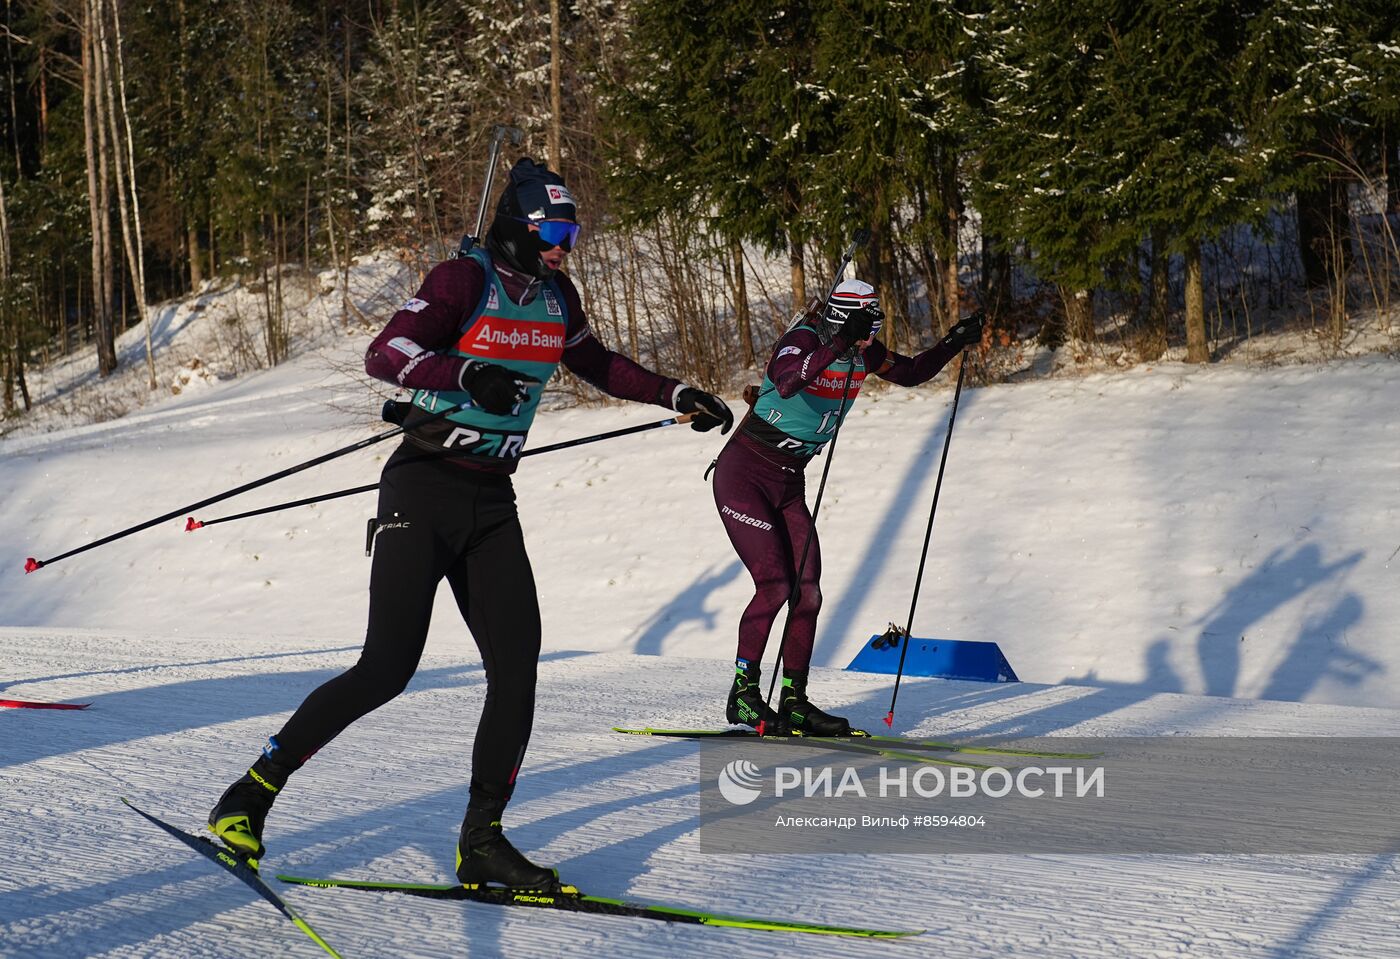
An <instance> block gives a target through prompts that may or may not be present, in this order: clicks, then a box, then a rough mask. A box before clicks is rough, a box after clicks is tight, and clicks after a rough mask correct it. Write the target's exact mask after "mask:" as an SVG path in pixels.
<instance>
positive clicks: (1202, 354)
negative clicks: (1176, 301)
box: [1186, 240, 1210, 363]
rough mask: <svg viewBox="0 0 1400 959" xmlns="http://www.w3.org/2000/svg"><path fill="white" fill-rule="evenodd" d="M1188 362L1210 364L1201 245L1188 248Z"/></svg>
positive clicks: (1194, 243)
mask: <svg viewBox="0 0 1400 959" xmlns="http://www.w3.org/2000/svg"><path fill="white" fill-rule="evenodd" d="M1186 362H1188V363H1209V362H1210V348H1209V347H1208V346H1207V344H1206V290H1205V282H1204V280H1203V279H1202V276H1201V244H1200V241H1198V240H1192V241H1191V242H1190V243H1189V244H1188V245H1187V247H1186Z"/></svg>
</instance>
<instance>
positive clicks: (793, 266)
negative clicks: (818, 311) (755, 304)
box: [788, 233, 807, 313]
mask: <svg viewBox="0 0 1400 959" xmlns="http://www.w3.org/2000/svg"><path fill="white" fill-rule="evenodd" d="M788 269H789V271H790V273H791V276H792V312H793V313H797V312H799V311H800V310H802V309H803V308H804V307H805V306H806V305H807V270H806V267H805V265H804V264H803V259H802V241H801V240H797V239H793V237H792V234H791V233H789V234H788Z"/></svg>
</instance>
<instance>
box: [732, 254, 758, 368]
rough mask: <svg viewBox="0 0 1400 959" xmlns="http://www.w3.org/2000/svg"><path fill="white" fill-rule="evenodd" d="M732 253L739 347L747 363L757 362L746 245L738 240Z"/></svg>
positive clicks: (735, 315)
mask: <svg viewBox="0 0 1400 959" xmlns="http://www.w3.org/2000/svg"><path fill="white" fill-rule="evenodd" d="M729 249H730V255H731V257H732V259H733V260H734V318H735V322H737V323H738V325H739V348H740V349H741V350H743V360H744V362H745V363H746V364H748V363H753V362H755V361H756V360H757V359H758V357H757V355H756V354H755V353H754V348H753V320H752V317H751V316H750V315H749V285H748V281H747V280H746V279H745V277H744V247H743V245H742V244H740V243H739V242H738V241H737V240H736V241H735V242H733V243H731V244H730V246H729Z"/></svg>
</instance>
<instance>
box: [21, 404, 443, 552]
mask: <svg viewBox="0 0 1400 959" xmlns="http://www.w3.org/2000/svg"><path fill="white" fill-rule="evenodd" d="M461 406H462V404H459V403H454V404H453V405H451V406H447V407H444V408H443V409H441V410H438V411H437V412H436V413H433V414H431V415H430V416H427V417H425V418H424V419H421V420H419V421H417V423H415V424H414V425H419V424H421V423H426V422H429V421H431V420H435V419H438V418H439V417H443V416H446V415H447V414H448V413H451V412H453V411H454V410H457V409H460V408H461ZM405 429H406V427H403V426H396V427H394V428H393V429H391V430H385V431H384V432H383V433H376V434H375V435H373V436H367V437H365V438H364V439H362V440H360V441H359V442H358V443H351V444H350V445H349V446H342V447H341V448H340V449H338V450H332V451H331V452H329V453H323V454H321V455H320V456H317V457H315V458H314V459H309V460H307V461H306V462H305V463H299V464H297V465H296V466H289V467H287V468H286V469H284V470H278V471H277V472H276V473H272V474H271V475H268V476H264V477H263V478H262V479H256V480H253V481H252V482H251V483H244V484H243V485H242V486H237V487H234V488H233V489H231V490H225V491H224V492H222V493H217V494H215V495H214V496H210V497H208V498H206V499H202V500H200V501H199V502H198V503H191V504H190V505H188V506H181V507H180V508H179V509H177V510H171V511H170V512H169V513H165V514H164V515H161V516H157V517H156V518H155V519H148V520H146V521H145V522H144V523H137V524H136V525H135V526H128V527H127V528H126V529H124V530H119V531H118V532H115V533H112V534H111V535H110V536H104V537H102V538H101V539H99V540H96V541H94V542H91V543H88V544H87V545H86V546H79V547H78V548H77V549H70V550H69V551H68V552H66V553H60V554H59V555H57V556H54V557H53V558H51V559H35V558H34V557H33V556H31V557H29V558H28V559H26V560H25V562H24V571H25V572H26V573H32V572H34V571H35V570H37V569H43V568H44V567H45V566H50V565H52V564H54V563H57V562H58V561H59V560H61V559H67V558H68V557H69V556H76V555H77V554H79V553H85V552H87V551H88V550H90V549H96V548H97V547H99V546H105V545H107V544H108V543H111V542H114V541H115V540H119V539H121V538H123V537H125V536H130V535H131V534H132V533H139V532H141V531H142V530H143V529H150V528H151V527H152V526H155V525H156V524H157V523H164V522H165V521H166V520H169V519H175V518H176V517H178V516H184V515H186V514H187V513H189V512H190V511H192V510H197V509H201V508H202V507H205V506H209V505H211V504H213V503H218V502H221V501H223V500H226V499H229V498H231V497H234V496H237V495H238V494H239V493H246V492H248V491H249V490H253V489H257V488H258V487H259V486H266V485H267V484H268V483H272V482H275V481H276V480H280V479H283V478H285V477H288V476H291V475H292V474H293V473H300V472H301V471H302V470H305V469H310V468H311V467H313V466H320V465H321V464H322V463H327V462H329V461H331V460H333V459H336V458H338V457H341V456H346V455H348V454H350V453H354V452H355V451H356V450H362V449H364V448H365V447H367V446H373V445H374V444H375V443H382V442H383V441H384V440H387V439H392V438H393V437H395V436H398V435H399V434H401V433H403V432H404V430H405Z"/></svg>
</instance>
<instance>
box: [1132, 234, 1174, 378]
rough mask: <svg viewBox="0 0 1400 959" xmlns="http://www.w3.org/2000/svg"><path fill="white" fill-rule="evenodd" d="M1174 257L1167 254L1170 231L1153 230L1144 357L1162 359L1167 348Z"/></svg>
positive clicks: (1142, 340)
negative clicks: (1171, 267)
mask: <svg viewBox="0 0 1400 959" xmlns="http://www.w3.org/2000/svg"><path fill="white" fill-rule="evenodd" d="M1170 266H1171V259H1170V258H1169V256H1168V255H1167V231H1166V230H1163V229H1161V228H1156V229H1153V231H1152V260H1151V270H1150V273H1149V276H1148V279H1147V284H1148V288H1147V311H1146V314H1145V315H1144V318H1143V325H1142V336H1141V338H1140V340H1139V342H1138V355H1139V356H1141V357H1142V359H1144V360H1158V359H1161V357H1162V354H1163V353H1165V352H1166V351H1167V312H1168V310H1169V309H1170V306H1171V303H1170V294H1171V286H1170V285H1169V280H1170V273H1169V268H1170Z"/></svg>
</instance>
